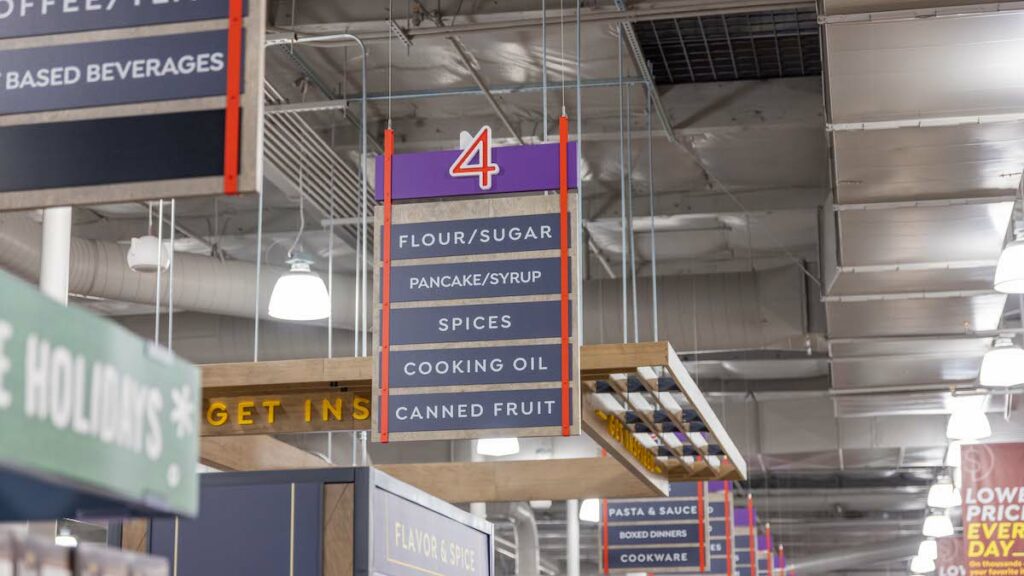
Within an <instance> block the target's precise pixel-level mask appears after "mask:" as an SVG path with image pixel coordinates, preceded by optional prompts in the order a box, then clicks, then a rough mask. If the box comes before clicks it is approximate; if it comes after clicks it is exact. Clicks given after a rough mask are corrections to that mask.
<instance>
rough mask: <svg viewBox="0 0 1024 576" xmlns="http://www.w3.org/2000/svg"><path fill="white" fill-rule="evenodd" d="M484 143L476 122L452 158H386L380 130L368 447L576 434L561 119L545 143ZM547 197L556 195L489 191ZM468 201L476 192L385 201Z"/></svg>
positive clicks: (570, 231) (570, 233)
mask: <svg viewBox="0 0 1024 576" xmlns="http://www.w3.org/2000/svg"><path fill="white" fill-rule="evenodd" d="M490 138H491V132H490V129H489V128H487V127H484V128H482V129H480V130H479V131H477V132H476V134H475V136H469V137H467V139H466V141H467V146H466V147H465V148H464V149H461V150H451V151H443V152H436V153H435V152H430V153H416V154H404V155H394V154H393V149H394V133H393V132H391V131H390V130H389V131H387V132H386V133H385V154H384V156H383V157H382V158H379V159H378V163H377V168H378V170H377V180H378V187H377V193H378V195H379V197H380V198H382V199H383V200H384V205H383V206H381V207H378V209H377V215H376V216H377V217H376V225H375V234H376V242H374V250H375V255H374V259H375V262H377V263H378V265H377V266H376V272H375V274H374V288H373V293H374V295H375V298H376V301H377V305H376V306H375V308H374V312H375V313H374V322H375V330H374V334H375V336H376V338H377V342H376V346H375V347H374V348H375V352H376V355H375V360H376V361H375V363H374V369H375V378H374V381H375V383H376V386H375V387H374V391H375V397H374V403H373V407H374V410H373V414H374V422H373V430H374V439H375V440H378V441H381V442H388V441H391V440H424V439H458V438H483V437H502V436H553V435H570V434H578V433H579V430H580V422H579V421H580V388H579V368H578V366H576V360H577V359H578V358H579V344H578V342H577V338H576V332H577V324H578V323H577V318H576V316H577V314H576V313H575V311H574V310H572V308H574V307H575V306H576V304H575V288H574V287H575V286H576V285H577V284H578V282H579V280H578V277H577V275H578V270H577V261H578V258H577V257H576V254H572V256H571V257H570V252H569V250H570V247H575V246H577V245H578V239H576V238H574V235H575V233H576V230H575V228H574V227H573V225H572V220H571V218H572V212H573V211H574V210H573V209H572V208H570V206H574V205H575V195H570V194H569V192H568V187H569V185H570V181H571V184H572V186H573V187H574V186H575V148H574V147H573V146H570V144H571V143H569V142H568V121H567V119H565V118H562V119H561V121H560V141H559V143H558V144H543V145H535V146H513V147H506V148H497V147H492V146H491V141H490ZM570 155H571V156H572V159H573V163H572V164H571V165H570V164H569V161H568V160H569V156H570ZM570 173H571V174H572V176H573V177H572V178H570ZM546 190H559V194H551V195H540V194H533V195H528V196H518V197H512V196H505V197H492V196H490V194H494V193H499V192H503V193H507V192H542V191H546ZM468 195H479V196H482V197H481V198H476V199H459V200H448V201H444V202H427V203H420V202H398V203H393V201H394V200H415V199H422V198H434V197H441V196H468Z"/></svg>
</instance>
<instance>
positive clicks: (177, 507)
mask: <svg viewBox="0 0 1024 576" xmlns="http://www.w3.org/2000/svg"><path fill="white" fill-rule="evenodd" d="M198 399H199V369H198V368H197V367H195V366H193V365H192V364H189V363H187V362H185V361H183V360H181V359H180V358H178V357H176V356H174V355H173V354H171V353H170V352H168V351H167V350H165V349H163V348H160V347H158V346H156V345H155V344H153V343H151V342H147V341H145V340H143V339H141V338H139V337H137V336H135V335H133V334H131V333H130V332H128V331H127V330H126V329H124V328H122V327H120V326H118V325H116V324H114V323H112V322H109V321H106V320H103V319H101V318H99V317H96V316H94V315H92V314H90V313H88V312H86V311H85V310H81V309H78V308H75V307H68V308H65V307H63V306H60V305H58V304H57V303H56V302H53V301H52V300H50V299H49V298H47V297H45V296H44V295H42V294H41V293H40V292H39V291H37V290H36V289H35V288H34V287H32V286H30V285H28V284H26V283H24V282H22V281H21V280H18V279H16V278H14V277H13V276H11V275H10V274H7V273H6V272H3V271H0V468H3V469H10V470H13V471H17V472H22V473H26V474H29V475H33V476H37V477H40V478H45V479H48V480H52V479H58V480H59V481H60V483H61V484H65V485H68V486H71V487H74V488H76V489H81V490H83V491H88V492H91V493H95V494H100V495H104V496H111V497H114V498H117V499H119V500H122V501H126V502H130V503H131V504H137V505H143V506H145V507H147V508H150V509H156V510H160V511H165V512H170V513H176V514H183V515H187V516H193V515H195V514H196V512H197V508H198V479H197V476H196V473H197V472H196V463H197V461H198V457H199V436H198V431H197V428H198V424H199V420H198V415H197V407H196V404H197V402H198Z"/></svg>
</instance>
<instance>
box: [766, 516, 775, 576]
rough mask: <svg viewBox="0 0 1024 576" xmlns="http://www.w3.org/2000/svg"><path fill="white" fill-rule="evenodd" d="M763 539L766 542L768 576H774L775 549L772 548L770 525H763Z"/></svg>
mask: <svg viewBox="0 0 1024 576" xmlns="http://www.w3.org/2000/svg"><path fill="white" fill-rule="evenodd" d="M764 535H765V539H766V540H767V541H768V550H767V552H768V576H775V558H774V554H775V549H774V548H772V525H771V524H765V525H764Z"/></svg>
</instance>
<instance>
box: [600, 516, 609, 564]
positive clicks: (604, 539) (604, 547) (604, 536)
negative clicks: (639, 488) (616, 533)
mask: <svg viewBox="0 0 1024 576" xmlns="http://www.w3.org/2000/svg"><path fill="white" fill-rule="evenodd" d="M601 524H602V526H601V559H602V562H601V566H603V567H604V573H605V574H607V573H608V501H607V500H601Z"/></svg>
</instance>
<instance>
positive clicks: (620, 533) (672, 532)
mask: <svg viewBox="0 0 1024 576" xmlns="http://www.w3.org/2000/svg"><path fill="white" fill-rule="evenodd" d="M629 544H632V545H641V544H642V545H648V544H691V545H694V546H696V545H699V544H700V529H699V528H698V527H697V525H696V524H645V525H640V526H608V545H609V546H620V545H629Z"/></svg>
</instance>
